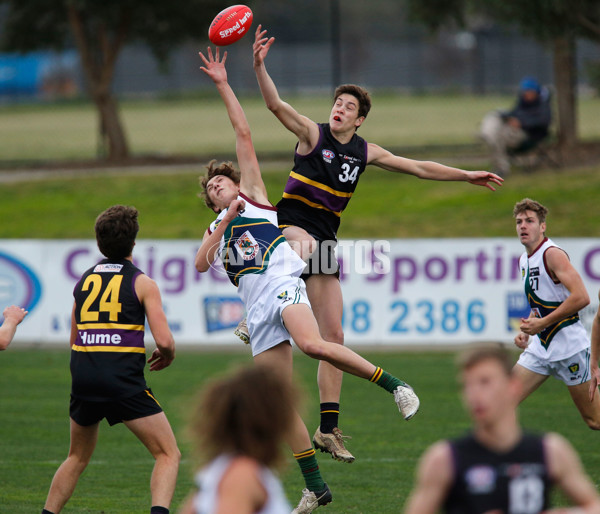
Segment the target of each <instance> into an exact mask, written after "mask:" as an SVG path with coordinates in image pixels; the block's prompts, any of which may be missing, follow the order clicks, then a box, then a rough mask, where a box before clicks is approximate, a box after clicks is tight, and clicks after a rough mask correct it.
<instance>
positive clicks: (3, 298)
mask: <svg viewBox="0 0 600 514" xmlns="http://www.w3.org/2000/svg"><path fill="white" fill-rule="evenodd" d="M41 295H42V286H41V284H40V281H39V280H38V278H37V276H36V275H35V273H34V272H33V271H32V270H31V269H30V268H29V267H28V266H26V265H25V264H23V263H22V262H21V261H19V260H17V259H15V258H14V257H11V256H10V255H8V254H5V253H2V252H0V307H1V308H0V312H1V311H2V309H4V307H7V306H9V305H13V304H14V305H18V306H19V307H23V308H24V309H25V310H28V311H29V312H31V311H32V310H33V308H34V307H35V306H36V304H37V303H38V302H39V300H40V297H41Z"/></svg>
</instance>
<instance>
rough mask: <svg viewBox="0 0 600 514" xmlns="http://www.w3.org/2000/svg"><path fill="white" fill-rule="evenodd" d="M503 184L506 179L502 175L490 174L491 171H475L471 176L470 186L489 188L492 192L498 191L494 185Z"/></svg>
mask: <svg viewBox="0 0 600 514" xmlns="http://www.w3.org/2000/svg"><path fill="white" fill-rule="evenodd" d="M502 182H504V179H503V178H502V177H501V176H500V175H496V174H495V173H490V172H489V171H473V172H471V174H470V176H469V184H473V185H474V186H483V187H487V188H488V189H491V190H492V191H496V188H495V187H494V186H493V184H496V185H498V186H501V185H502Z"/></svg>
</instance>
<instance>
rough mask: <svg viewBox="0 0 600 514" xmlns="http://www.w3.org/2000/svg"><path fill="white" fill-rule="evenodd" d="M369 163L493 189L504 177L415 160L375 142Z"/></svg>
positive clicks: (423, 177) (396, 170) (370, 144)
mask: <svg viewBox="0 0 600 514" xmlns="http://www.w3.org/2000/svg"><path fill="white" fill-rule="evenodd" d="M367 164H372V165H374V166H378V167H379V168H383V169H384V170H388V171H395V172H397V173H407V174H409V175H414V176H416V177H419V178H422V179H427V180H448V181H464V182H469V183H470V184H473V185H475V186H484V187H487V188H488V189H491V190H492V191H495V190H496V188H495V187H494V184H496V185H498V186H501V185H502V182H504V179H503V178H502V177H500V176H498V175H496V174H495V173H490V172H488V171H466V170H461V169H459V168H452V167H450V166H444V165H443V164H439V163H437V162H432V161H415V160H413V159H407V158H405V157H400V156H398V155H394V154H393V153H392V152H390V151H389V150H386V149H385V148H382V147H381V146H378V145H376V144H373V143H369V144H368V155H367Z"/></svg>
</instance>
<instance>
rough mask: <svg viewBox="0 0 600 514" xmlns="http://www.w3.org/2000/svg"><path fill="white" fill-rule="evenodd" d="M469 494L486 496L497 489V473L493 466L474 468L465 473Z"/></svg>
mask: <svg viewBox="0 0 600 514" xmlns="http://www.w3.org/2000/svg"><path fill="white" fill-rule="evenodd" d="M465 482H466V483H467V490H468V491H469V493H474V494H486V493H489V492H491V491H493V490H494V488H495V487H496V472H495V471H494V468H492V467H491V466H473V467H472V468H469V469H468V470H467V472H466V473H465Z"/></svg>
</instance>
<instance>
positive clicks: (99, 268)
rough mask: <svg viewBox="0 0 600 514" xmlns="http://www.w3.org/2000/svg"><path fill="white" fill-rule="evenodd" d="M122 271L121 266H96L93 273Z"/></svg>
mask: <svg viewBox="0 0 600 514" xmlns="http://www.w3.org/2000/svg"><path fill="white" fill-rule="evenodd" d="M122 269H123V265H122V264H110V263H108V264H97V265H96V267H95V268H94V273H119V272H120V271H121V270H122Z"/></svg>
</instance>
